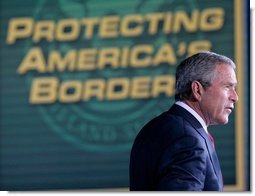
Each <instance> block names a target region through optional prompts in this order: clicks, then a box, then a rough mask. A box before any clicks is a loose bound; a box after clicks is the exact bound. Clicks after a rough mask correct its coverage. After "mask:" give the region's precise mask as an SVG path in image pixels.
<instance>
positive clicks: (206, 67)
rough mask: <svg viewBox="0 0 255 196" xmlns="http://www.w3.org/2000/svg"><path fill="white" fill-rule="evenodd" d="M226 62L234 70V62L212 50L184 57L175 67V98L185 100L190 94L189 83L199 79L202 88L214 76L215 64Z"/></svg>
mask: <svg viewBox="0 0 255 196" xmlns="http://www.w3.org/2000/svg"><path fill="white" fill-rule="evenodd" d="M219 64H227V65H230V66H231V67H232V68H233V69H234V70H235V68H236V66H235V63H234V62H233V61H232V60H231V59H229V58H228V57H226V56H223V55H219V54H216V53H213V52H208V51H206V52H200V53H197V54H194V55H192V56H190V57H188V58H186V59H184V60H183V61H182V62H181V63H180V64H179V65H178V67H177V69H176V75H175V76H176V83H175V100H176V101H177V100H180V101H182V100H185V99H188V98H189V97H190V95H191V92H192V90H191V83H192V82H193V81H199V82H200V83H201V84H202V86H203V87H204V88H207V87H209V86H210V85H211V82H212V81H213V79H214V78H215V74H216V72H215V70H216V65H219Z"/></svg>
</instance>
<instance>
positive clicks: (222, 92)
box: [200, 64, 238, 125]
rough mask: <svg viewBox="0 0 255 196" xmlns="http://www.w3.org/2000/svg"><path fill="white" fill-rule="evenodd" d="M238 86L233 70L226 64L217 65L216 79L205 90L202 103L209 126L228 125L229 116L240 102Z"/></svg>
mask: <svg viewBox="0 0 255 196" xmlns="http://www.w3.org/2000/svg"><path fill="white" fill-rule="evenodd" d="M236 85H237V80H236V75H235V72H234V70H233V68H232V67H230V66H229V65H226V64H220V65H217V67H216V77H215V79H214V80H213V81H212V84H211V86H210V87H208V88H207V89H205V91H204V93H203V94H202V99H201V103H200V104H201V105H200V106H201V110H202V113H203V115H204V117H205V120H206V123H207V124H209V125H213V124H226V123H228V116H229V115H230V113H231V112H232V110H233V109H234V103H235V102H236V101H237V100H238V96H237V93H236Z"/></svg>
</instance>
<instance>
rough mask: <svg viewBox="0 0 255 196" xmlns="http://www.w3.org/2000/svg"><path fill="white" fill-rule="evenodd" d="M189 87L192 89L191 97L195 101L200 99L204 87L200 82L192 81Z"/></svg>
mask: <svg viewBox="0 0 255 196" xmlns="http://www.w3.org/2000/svg"><path fill="white" fill-rule="evenodd" d="M191 89H192V95H193V98H194V99H195V100H196V101H201V99H202V94H203V92H204V88H203V86H202V84H201V83H200V82H198V81H193V82H192V83H191Z"/></svg>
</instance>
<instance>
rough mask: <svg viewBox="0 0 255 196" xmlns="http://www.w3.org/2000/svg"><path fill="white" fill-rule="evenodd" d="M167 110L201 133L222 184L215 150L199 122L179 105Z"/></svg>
mask: <svg viewBox="0 0 255 196" xmlns="http://www.w3.org/2000/svg"><path fill="white" fill-rule="evenodd" d="M168 112H169V113H170V114H174V115H179V116H182V117H183V118H184V119H185V120H186V121H188V122H189V123H190V124H191V125H192V126H193V127H194V129H195V130H196V131H197V132H198V133H199V134H200V135H201V137H202V138H203V139H204V140H205V141H206V146H207V149H208V152H209V156H210V159H211V162H212V165H213V167H214V172H215V174H216V175H217V176H218V179H219V181H220V182H221V184H222V175H221V169H220V164H219V161H218V158H217V155H216V152H215V148H214V145H213V144H212V142H211V141H210V139H209V137H208V135H207V133H206V132H205V130H204V129H203V127H202V125H201V124H200V122H199V121H198V120H197V119H196V118H195V117H194V116H193V115H192V114H191V113H190V112H188V111H187V110H186V109H184V108H182V107H181V106H179V105H176V104H174V105H173V106H172V107H171V108H170V109H169V110H168Z"/></svg>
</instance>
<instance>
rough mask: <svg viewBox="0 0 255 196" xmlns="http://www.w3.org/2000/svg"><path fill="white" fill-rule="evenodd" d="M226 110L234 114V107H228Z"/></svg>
mask: <svg viewBox="0 0 255 196" xmlns="http://www.w3.org/2000/svg"><path fill="white" fill-rule="evenodd" d="M225 109H226V110H229V111H230V112H232V110H233V109H234V107H226V108H225Z"/></svg>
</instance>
